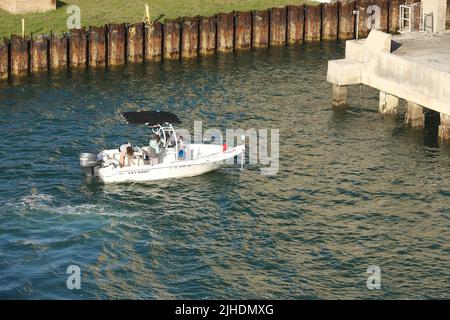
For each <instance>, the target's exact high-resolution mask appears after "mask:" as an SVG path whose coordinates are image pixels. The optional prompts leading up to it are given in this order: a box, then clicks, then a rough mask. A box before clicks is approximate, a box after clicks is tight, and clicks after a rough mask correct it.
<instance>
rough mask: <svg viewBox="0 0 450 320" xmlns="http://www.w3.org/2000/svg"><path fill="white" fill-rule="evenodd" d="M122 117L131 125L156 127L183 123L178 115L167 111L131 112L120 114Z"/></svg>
mask: <svg viewBox="0 0 450 320" xmlns="http://www.w3.org/2000/svg"><path fill="white" fill-rule="evenodd" d="M120 115H121V116H122V117H123V118H124V119H125V120H126V121H127V122H128V123H130V124H145V125H147V126H155V125H158V124H159V125H163V124H164V123H171V124H179V123H181V120H180V119H179V118H178V116H177V115H176V114H174V113H171V112H167V111H129V112H120Z"/></svg>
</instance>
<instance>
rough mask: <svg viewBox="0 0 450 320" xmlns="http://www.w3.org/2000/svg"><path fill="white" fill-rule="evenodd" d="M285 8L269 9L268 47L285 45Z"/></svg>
mask: <svg viewBox="0 0 450 320" xmlns="http://www.w3.org/2000/svg"><path fill="white" fill-rule="evenodd" d="M286 13H287V10H286V8H272V9H270V45H271V46H280V45H284V44H285V43H286V16H287V14H286Z"/></svg>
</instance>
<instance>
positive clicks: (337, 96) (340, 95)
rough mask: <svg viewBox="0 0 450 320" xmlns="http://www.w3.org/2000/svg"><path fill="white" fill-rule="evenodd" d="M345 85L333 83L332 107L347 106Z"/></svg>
mask: <svg viewBox="0 0 450 320" xmlns="http://www.w3.org/2000/svg"><path fill="white" fill-rule="evenodd" d="M347 94H348V90H347V86H338V85H336V84H333V95H332V102H331V103H332V105H333V107H334V108H344V107H345V106H347Z"/></svg>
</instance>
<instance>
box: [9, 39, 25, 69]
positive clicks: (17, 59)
mask: <svg viewBox="0 0 450 320" xmlns="http://www.w3.org/2000/svg"><path fill="white" fill-rule="evenodd" d="M28 55H29V40H28V39H27V38H22V37H19V36H16V35H13V36H12V37H11V74H13V75H22V74H26V73H28V70H29V69H28V65H29V62H28Z"/></svg>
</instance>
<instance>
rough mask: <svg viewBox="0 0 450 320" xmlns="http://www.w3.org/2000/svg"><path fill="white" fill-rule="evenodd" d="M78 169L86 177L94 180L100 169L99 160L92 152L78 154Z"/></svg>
mask: <svg viewBox="0 0 450 320" xmlns="http://www.w3.org/2000/svg"><path fill="white" fill-rule="evenodd" d="M80 167H81V169H82V171H83V172H84V174H85V175H86V176H87V177H89V178H94V177H95V176H96V175H97V173H98V168H99V167H100V160H99V158H98V156H97V154H95V153H92V152H82V153H80Z"/></svg>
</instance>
